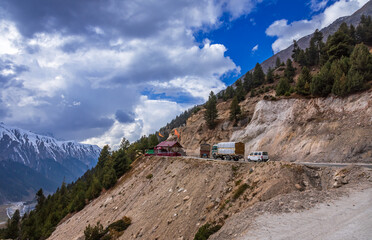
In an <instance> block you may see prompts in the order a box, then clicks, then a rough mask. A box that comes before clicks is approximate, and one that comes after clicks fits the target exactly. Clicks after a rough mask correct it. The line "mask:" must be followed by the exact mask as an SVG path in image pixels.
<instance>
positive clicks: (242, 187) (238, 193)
mask: <svg viewBox="0 0 372 240" xmlns="http://www.w3.org/2000/svg"><path fill="white" fill-rule="evenodd" d="M247 188H249V185H248V184H246V183H244V184H242V185H240V186H239V188H238V189H237V190H236V191H235V193H234V195H233V199H234V200H236V199H238V198H239V197H240V196H241V195H242V194H243V193H244V192H245V190H247Z"/></svg>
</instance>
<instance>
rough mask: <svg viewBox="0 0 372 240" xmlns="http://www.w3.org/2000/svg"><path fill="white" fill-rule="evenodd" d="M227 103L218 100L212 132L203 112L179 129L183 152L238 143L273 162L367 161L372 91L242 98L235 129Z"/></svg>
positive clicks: (371, 158) (371, 146)
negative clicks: (241, 115)
mask: <svg viewBox="0 0 372 240" xmlns="http://www.w3.org/2000/svg"><path fill="white" fill-rule="evenodd" d="M270 94H271V95H273V94H274V92H271V93H268V95H270ZM229 105H230V101H228V102H222V103H219V104H218V111H219V113H220V114H219V117H218V125H217V127H216V128H215V129H214V130H208V129H207V127H206V125H205V121H204V120H203V113H204V111H199V112H198V113H197V114H194V115H193V116H192V117H191V118H189V120H188V121H187V124H186V126H184V127H182V128H180V132H181V139H180V142H181V144H182V145H183V146H184V147H185V149H186V152H187V154H188V155H194V156H197V154H198V151H199V148H198V147H199V145H200V143H203V142H207V143H209V144H214V143H217V142H219V141H242V142H244V143H245V150H246V155H247V154H249V152H250V151H255V150H263V151H268V152H269V155H270V158H271V159H272V160H287V161H301V162H303V161H310V162H372V118H371V116H372V90H370V91H367V92H364V93H360V94H354V95H351V96H349V97H346V98H336V97H328V98H313V99H306V98H282V99H279V100H274V101H271V100H263V99H262V98H259V97H255V98H249V97H247V99H246V100H245V101H243V102H242V103H240V106H241V108H242V109H243V112H244V114H245V117H244V119H243V120H242V121H240V122H239V124H238V126H237V127H234V126H233V123H232V122H230V121H229V119H228V117H229V108H228V106H229ZM250 119H251V121H250V122H249V123H248V121H249V120H250Z"/></svg>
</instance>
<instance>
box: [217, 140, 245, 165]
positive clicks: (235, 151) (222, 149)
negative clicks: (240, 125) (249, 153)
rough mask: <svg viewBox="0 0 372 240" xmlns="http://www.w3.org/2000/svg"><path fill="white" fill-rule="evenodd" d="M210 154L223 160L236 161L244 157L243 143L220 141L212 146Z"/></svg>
mask: <svg viewBox="0 0 372 240" xmlns="http://www.w3.org/2000/svg"><path fill="white" fill-rule="evenodd" d="M212 156H213V158H214V159H217V158H221V159H225V160H235V161H238V160H239V159H240V158H243V159H244V143H242V142H220V143H217V144H215V145H213V147H212Z"/></svg>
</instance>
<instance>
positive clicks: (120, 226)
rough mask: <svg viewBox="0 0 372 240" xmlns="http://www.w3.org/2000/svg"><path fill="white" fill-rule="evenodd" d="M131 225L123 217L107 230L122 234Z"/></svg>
mask: <svg viewBox="0 0 372 240" xmlns="http://www.w3.org/2000/svg"><path fill="white" fill-rule="evenodd" d="M131 223H132V220H131V219H130V218H129V217H125V216H124V217H123V218H122V219H120V220H118V221H116V222H113V223H111V224H110V225H109V226H108V227H107V228H108V229H109V230H115V231H117V232H122V231H124V230H126V229H127V228H128V227H129V225H130V224H131Z"/></svg>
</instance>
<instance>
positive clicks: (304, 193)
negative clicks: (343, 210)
mask: <svg viewBox="0 0 372 240" xmlns="http://www.w3.org/2000/svg"><path fill="white" fill-rule="evenodd" d="M150 174H152V175H150ZM370 175H371V173H370V172H368V171H365V170H363V169H359V168H355V167H352V168H347V169H344V170H335V169H330V168H308V167H304V166H299V165H295V164H291V163H286V162H268V163H263V164H254V163H249V164H247V163H231V162H224V161H205V160H199V159H192V158H164V157H143V158H140V159H138V160H137V161H136V162H134V163H133V164H132V170H131V171H130V172H129V173H128V174H126V175H125V176H124V177H122V178H121V179H120V180H119V181H118V183H117V184H116V186H115V187H114V188H112V189H110V190H109V191H107V192H105V193H103V194H101V196H100V197H99V198H97V199H96V200H93V201H92V202H91V203H90V204H89V205H87V206H86V207H85V208H84V209H83V210H81V211H80V212H77V213H75V214H74V215H72V216H70V217H69V218H66V219H65V220H64V221H63V222H62V223H60V224H59V226H58V227H57V229H56V230H55V231H54V232H53V234H52V235H51V236H50V238H49V239H83V236H84V230H85V228H86V226H88V224H90V225H96V223H97V222H98V221H100V223H101V224H102V225H103V226H104V227H106V226H107V225H108V224H110V223H112V222H114V221H116V220H118V219H121V218H123V217H124V216H127V217H130V218H131V219H132V224H131V225H130V226H129V228H128V229H127V230H125V231H124V233H123V235H122V236H120V237H119V239H159V240H160V239H193V237H194V235H195V233H196V232H197V231H198V229H199V228H200V227H201V226H202V225H204V224H205V223H211V224H213V223H214V224H221V225H222V224H224V222H226V223H227V222H228V221H229V219H230V217H232V216H235V214H236V213H238V212H242V211H249V212H250V216H251V217H249V218H245V219H239V223H240V225H239V227H243V226H244V228H247V227H249V223H250V222H251V221H252V220H253V219H254V216H259V215H261V214H262V213H263V212H264V211H265V212H273V213H280V212H288V211H291V212H292V211H299V210H305V209H309V208H311V207H313V206H314V205H316V204H318V203H321V202H324V201H329V200H330V199H333V198H335V197H337V196H342V195H344V194H345V193H346V192H348V189H351V188H356V187H357V186H358V188H360V187H361V186H364V187H367V186H368V187H371V183H370V182H369V181H368V179H370ZM149 176H151V177H149ZM341 180H342V181H341ZM341 182H343V184H342V183H341ZM341 185H342V186H341ZM332 186H337V187H339V188H332ZM340 186H341V187H340ZM239 189H240V190H239ZM242 189H243V190H242ZM295 200H296V201H295ZM233 219H234V218H233ZM235 225H236V223H235V222H234V225H224V226H223V229H225V228H226V229H228V228H229V227H234V226H235ZM223 229H222V232H221V233H222V234H224V233H225V231H224V230H223ZM239 230H241V229H238V230H237V231H239ZM235 232H236V231H235ZM235 232H232V233H234V234H235ZM232 233H231V234H232ZM217 236H218V235H217ZM231 238H232V236H228V237H227V238H226V236H225V235H220V237H219V238H217V239H231Z"/></svg>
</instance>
